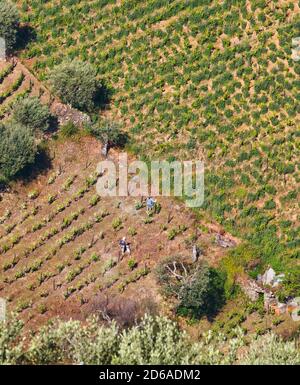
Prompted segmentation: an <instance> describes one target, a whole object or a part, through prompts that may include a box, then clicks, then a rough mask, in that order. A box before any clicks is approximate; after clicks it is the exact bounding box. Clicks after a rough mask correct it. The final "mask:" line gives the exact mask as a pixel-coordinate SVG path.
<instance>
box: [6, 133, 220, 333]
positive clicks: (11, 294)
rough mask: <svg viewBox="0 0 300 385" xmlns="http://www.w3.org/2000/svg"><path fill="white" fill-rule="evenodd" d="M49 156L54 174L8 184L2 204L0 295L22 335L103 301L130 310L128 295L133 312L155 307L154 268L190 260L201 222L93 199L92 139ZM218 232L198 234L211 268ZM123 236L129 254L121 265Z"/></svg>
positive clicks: (131, 202)
mask: <svg viewBox="0 0 300 385" xmlns="http://www.w3.org/2000/svg"><path fill="white" fill-rule="evenodd" d="M51 148H52V150H51V151H52V157H53V167H52V169H51V170H49V172H47V173H45V175H41V176H40V177H39V178H38V179H36V180H34V181H32V182H31V183H29V184H27V185H26V187H25V188H24V186H22V185H20V186H17V185H15V191H14V192H13V193H11V194H5V195H4V197H3V200H2V201H1V202H0V210H1V218H0V251H1V261H0V271H1V282H0V296H1V297H4V298H6V299H7V300H8V301H9V308H10V310H15V311H17V312H19V313H20V315H21V317H22V318H23V319H24V320H25V321H26V324H27V326H28V327H29V328H32V327H35V326H37V325H40V324H41V323H44V322H45V320H47V319H49V318H52V317H53V316H56V315H59V316H60V317H63V318H66V319H68V318H70V317H74V318H81V317H82V318H83V319H84V318H85V317H87V315H88V314H91V313H92V312H94V311H99V308H100V309H101V306H102V305H103V303H105V300H106V298H107V297H106V296H109V305H110V306H112V307H114V306H115V307H116V306H120V303H122V306H123V307H124V306H125V307H126V306H127V305H126V304H128V301H129V303H130V304H131V305H130V306H133V305H132V304H134V306H137V303H136V299H137V297H136V293H139V296H138V300H139V307H141V306H143V301H145V302H147V301H148V302H149V301H153V303H157V304H159V303H161V304H162V303H163V301H162V299H161V298H160V296H159V294H158V290H157V285H156V283H155V279H154V277H153V269H154V268H155V266H156V264H157V262H158V261H160V260H161V259H162V258H164V257H166V256H168V255H174V254H177V253H183V254H184V255H187V256H188V255H190V253H191V244H192V240H193V241H194V242H195V240H197V235H196V232H197V230H196V229H197V228H198V227H199V226H200V225H201V223H200V222H199V221H196V218H195V217H194V216H193V215H191V213H190V212H189V211H188V210H187V209H186V208H185V207H184V206H183V205H179V204H176V203H174V202H172V201H170V200H168V199H161V200H160V203H161V205H162V209H161V212H160V213H158V214H156V215H155V216H154V217H153V218H150V217H148V215H147V214H146V211H145V208H142V207H140V205H139V201H137V200H136V199H133V198H128V199H122V200H118V198H101V199H100V198H99V196H98V195H97V194H96V190H95V183H96V181H97V174H96V171H95V170H96V165H97V162H98V161H99V153H100V144H99V143H98V142H96V141H95V140H91V139H90V138H82V139H81V142H80V143H76V142H70V143H68V142H64V143H59V142H53V143H52V147H51ZM87 154H88V155H87ZM202 225H204V223H202ZM204 228H205V227H203V229H204ZM219 230H220V229H218V227H216V228H214V229H209V228H206V232H205V233H204V234H203V235H202V236H201V239H200V238H199V242H201V247H202V250H203V252H204V253H205V255H207V256H209V259H210V261H211V263H213V261H215V262H217V261H218V260H219V259H220V258H221V257H222V256H223V255H224V249H223V250H222V248H220V247H219V246H217V245H216V244H215V234H216V232H217V231H219ZM199 234H200V233H199V231H198V235H199ZM123 236H126V237H127V239H128V241H129V242H130V243H131V250H132V254H131V256H128V255H126V256H125V257H124V258H121V255H120V251H119V244H118V241H119V239H121V238H122V237H123ZM110 311H113V308H110ZM132 311H133V310H132V308H131V310H130V313H132ZM117 313H119V314H120V313H122V311H120V309H119V308H118V311H117Z"/></svg>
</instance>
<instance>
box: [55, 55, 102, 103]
mask: <svg viewBox="0 0 300 385" xmlns="http://www.w3.org/2000/svg"><path fill="white" fill-rule="evenodd" d="M50 83H51V85H52V88H53V91H54V92H55V94H56V95H57V96H58V97H59V98H60V99H61V100H62V102H63V103H67V104H70V105H71V106H72V107H74V108H78V109H80V110H92V109H93V107H94V100H95V96H96V93H97V90H98V88H99V86H100V84H99V82H98V81H97V72H96V70H95V69H94V68H93V67H92V66H91V64H89V63H87V62H82V61H80V60H73V61H66V62H63V63H61V64H59V65H58V66H56V67H55V68H54V69H53V70H52V71H51V74H50Z"/></svg>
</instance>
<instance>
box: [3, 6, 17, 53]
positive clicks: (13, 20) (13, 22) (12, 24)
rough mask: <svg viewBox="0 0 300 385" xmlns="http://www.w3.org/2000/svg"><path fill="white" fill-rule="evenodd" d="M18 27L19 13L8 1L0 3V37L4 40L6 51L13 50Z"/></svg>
mask: <svg viewBox="0 0 300 385" xmlns="http://www.w3.org/2000/svg"><path fill="white" fill-rule="evenodd" d="M18 27H19V12H18V10H17V7H16V6H15V4H13V3H12V2H11V1H10V0H4V1H3V0H1V1H0V37H3V38H5V40H6V47H7V49H8V50H11V49H12V48H14V46H15V44H16V41H17V32H18Z"/></svg>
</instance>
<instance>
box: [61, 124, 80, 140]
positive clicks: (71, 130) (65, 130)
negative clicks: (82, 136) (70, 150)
mask: <svg viewBox="0 0 300 385" xmlns="http://www.w3.org/2000/svg"><path fill="white" fill-rule="evenodd" d="M59 132H60V135H61V136H62V137H63V138H72V137H74V136H76V135H77V134H78V132H79V128H78V127H77V126H75V124H74V123H72V122H68V123H66V124H64V125H63V126H62V127H61V128H60V131H59Z"/></svg>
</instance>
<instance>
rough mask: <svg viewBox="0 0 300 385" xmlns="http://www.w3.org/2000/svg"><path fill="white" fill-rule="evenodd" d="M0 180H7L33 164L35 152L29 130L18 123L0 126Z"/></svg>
mask: <svg viewBox="0 0 300 385" xmlns="http://www.w3.org/2000/svg"><path fill="white" fill-rule="evenodd" d="M0 137H1V140H0V178H1V179H2V180H9V179H11V178H12V177H14V176H15V175H16V174H17V173H19V172H20V171H22V170H23V169H24V167H25V166H27V165H28V164H30V163H33V161H34V159H35V155H36V152H37V146H36V143H35V139H34V135H33V132H32V130H31V129H29V128H28V127H25V126H22V125H20V124H18V123H15V122H11V123H9V124H7V125H3V124H0Z"/></svg>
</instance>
